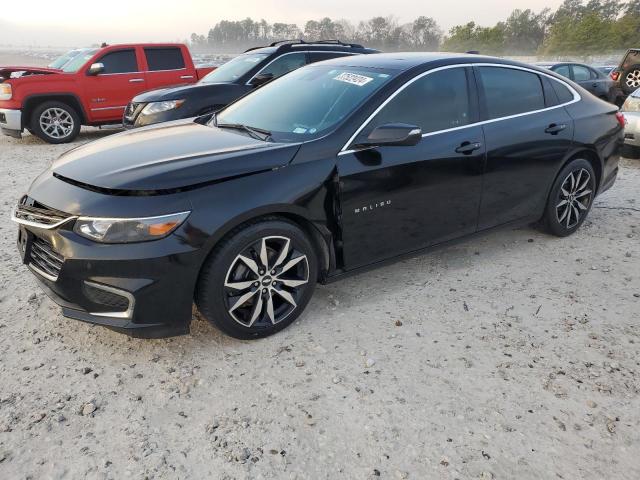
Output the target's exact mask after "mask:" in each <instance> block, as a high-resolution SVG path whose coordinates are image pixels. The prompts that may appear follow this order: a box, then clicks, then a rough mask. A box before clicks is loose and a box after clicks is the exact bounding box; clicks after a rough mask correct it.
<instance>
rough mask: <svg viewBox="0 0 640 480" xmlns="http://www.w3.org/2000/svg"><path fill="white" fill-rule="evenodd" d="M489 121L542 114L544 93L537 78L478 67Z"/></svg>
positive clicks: (522, 72) (508, 70)
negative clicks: (529, 113) (536, 113)
mask: <svg viewBox="0 0 640 480" xmlns="http://www.w3.org/2000/svg"><path fill="white" fill-rule="evenodd" d="M478 70H479V71H480V78H481V79H482V84H483V86H484V94H485V100H486V105H487V113H488V115H489V118H490V119H493V118H501V117H508V116H510V115H517V114H519V113H526V112H532V111H535V110H542V109H543V108H545V105H544V93H543V90H542V83H541V82H540V77H538V75H537V74H535V73H531V72H527V71H524V70H516V69H513V68H503V67H480V68H479V69H478Z"/></svg>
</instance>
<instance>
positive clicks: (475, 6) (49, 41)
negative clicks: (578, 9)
mask: <svg viewBox="0 0 640 480" xmlns="http://www.w3.org/2000/svg"><path fill="white" fill-rule="evenodd" d="M561 3H562V0H510V1H504V0H453V1H451V0H450V1H440V2H429V1H425V0H392V1H389V0H384V1H383V0H368V1H360V0H358V1H354V0H316V1H311V2H310V1H301V0H237V1H215V0H153V1H149V0H106V1H95V0H65V1H63V2H54V1H50V0H22V1H19V0H7V1H2V4H3V5H2V8H1V9H0V44H7V43H13V44H23V45H24V44H30V43H33V44H39V45H65V46H77V45H83V44H89V43H96V42H102V41H107V42H109V43H115V42H123V41H145V40H149V41H163V40H165V41H169V40H179V39H184V38H187V37H188V36H189V35H190V34H191V32H197V33H205V34H206V32H207V31H208V30H209V28H210V27H212V26H213V25H215V23H216V22H218V21H219V20H223V19H228V20H240V19H243V18H246V17H252V18H254V19H260V18H264V19H265V20H267V21H268V22H271V23H272V22H274V21H284V22H290V23H297V24H298V25H300V26H303V24H304V22H305V21H306V20H309V19H319V18H322V17H331V18H333V19H339V18H346V19H348V20H351V21H359V20H363V19H367V18H371V17H373V16H378V15H380V16H388V15H393V16H394V17H396V18H397V19H398V20H399V21H400V22H406V21H409V20H412V19H413V18H415V17H417V16H420V15H426V16H430V17H433V18H435V19H436V21H437V22H438V23H439V24H440V26H441V27H443V28H444V29H448V28H449V27H451V26H452V25H456V24H460V23H464V22H468V21H471V20H473V21H475V22H476V23H479V24H482V25H490V24H494V23H495V22H497V21H498V20H502V19H504V18H506V17H507V16H508V15H509V13H510V12H511V11H512V10H513V9H515V8H521V9H526V8H531V9H533V10H535V11H539V10H542V9H543V8H545V7H551V8H554V9H555V8H557V7H558V5H560V4H561Z"/></svg>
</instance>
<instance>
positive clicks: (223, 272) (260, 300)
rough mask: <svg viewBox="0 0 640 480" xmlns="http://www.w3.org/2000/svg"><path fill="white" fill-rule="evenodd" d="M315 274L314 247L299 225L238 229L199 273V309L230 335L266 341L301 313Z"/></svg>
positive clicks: (264, 222) (274, 221) (270, 223)
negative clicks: (264, 338) (265, 338)
mask: <svg viewBox="0 0 640 480" xmlns="http://www.w3.org/2000/svg"><path fill="white" fill-rule="evenodd" d="M317 272H318V261H317V258H316V254H315V250H314V247H313V245H312V244H311V242H310V241H309V239H308V238H307V236H306V235H305V234H304V232H302V231H301V230H300V228H298V226H296V225H295V224H293V223H291V222H289V221H287V220H284V219H279V218H265V219H261V220H258V221H256V222H254V223H250V224H247V225H244V226H241V227H239V228H237V229H235V230H234V231H232V232H231V233H230V234H228V235H227V237H226V238H225V239H223V240H222V241H221V242H220V243H219V244H218V246H217V247H216V249H215V251H214V252H213V253H212V254H211V255H210V257H209V258H208V259H207V261H206V262H205V264H204V266H203V268H202V271H201V273H200V278H199V280H198V286H197V288H196V298H195V301H196V305H197V306H198V309H199V310H200V313H202V315H203V316H204V317H205V318H206V319H207V320H209V321H210V322H211V323H213V324H214V325H215V326H216V327H218V328H219V329H220V330H222V331H223V332H225V333H226V334H227V335H231V336H232V337H235V338H241V339H251V338H261V337H266V336H268V335H272V334H274V333H276V332H278V331H280V330H282V329H283V328H285V327H286V326H287V325H290V324H291V323H292V322H293V321H294V320H295V319H296V318H297V317H298V315H300V313H302V311H303V310H304V308H305V306H306V305H307V303H308V302H309V299H310V298H311V295H312V294H313V289H314V286H315V283H316V278H317Z"/></svg>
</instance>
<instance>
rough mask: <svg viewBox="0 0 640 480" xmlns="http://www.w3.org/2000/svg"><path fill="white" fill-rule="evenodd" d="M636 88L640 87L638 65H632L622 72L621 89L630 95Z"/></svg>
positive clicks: (639, 66)
mask: <svg viewBox="0 0 640 480" xmlns="http://www.w3.org/2000/svg"><path fill="white" fill-rule="evenodd" d="M638 88H640V65H632V66H630V67H629V68H628V69H626V70H625V71H624V73H623V77H622V90H623V91H624V93H626V94H627V95H630V94H631V93H633V92H635V91H636V90H637V89H638Z"/></svg>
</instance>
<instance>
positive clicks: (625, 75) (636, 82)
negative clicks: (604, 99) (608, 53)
mask: <svg viewBox="0 0 640 480" xmlns="http://www.w3.org/2000/svg"><path fill="white" fill-rule="evenodd" d="M609 76H610V77H611V79H612V80H613V81H614V82H615V85H616V87H617V90H618V92H617V93H618V103H619V104H620V103H621V102H622V101H624V99H625V98H626V97H627V96H629V95H631V94H632V93H633V92H635V91H636V90H637V89H638V88H640V49H638V48H630V49H629V50H627V53H626V54H625V56H624V57H623V58H622V61H621V62H620V65H618V67H616V68H614V69H613V70H611V73H610V74H609Z"/></svg>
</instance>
